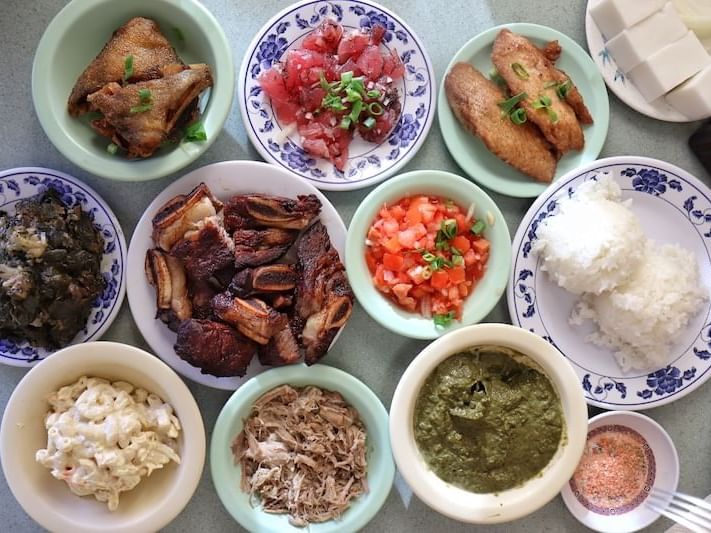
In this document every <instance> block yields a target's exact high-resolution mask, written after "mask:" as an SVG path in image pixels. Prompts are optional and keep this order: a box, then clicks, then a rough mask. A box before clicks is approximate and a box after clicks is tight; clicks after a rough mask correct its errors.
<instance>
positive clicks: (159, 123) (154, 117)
mask: <svg viewBox="0 0 711 533" xmlns="http://www.w3.org/2000/svg"><path fill="white" fill-rule="evenodd" d="M211 86H212V74H211V72H210V67H208V66H207V65H204V64H198V65H190V67H189V68H185V70H182V71H180V72H178V73H175V74H171V75H168V76H165V77H163V78H160V79H157V80H149V81H144V82H140V83H132V84H130V85H127V86H126V87H121V86H120V85H119V84H118V83H109V84H108V85H106V86H105V87H103V88H102V89H101V90H99V91H97V92H95V93H93V94H90V95H89V96H88V98H87V100H88V101H89V104H90V105H91V109H92V110H93V111H100V112H101V113H103V115H104V116H103V118H100V119H97V120H94V121H93V122H92V126H93V127H94V129H96V130H97V131H98V132H99V133H100V134H101V135H104V136H106V137H110V138H111V139H112V141H113V142H114V143H115V144H116V145H118V146H120V147H121V148H124V149H125V150H127V151H128V157H149V156H150V155H151V154H153V152H155V151H156V150H157V149H158V148H159V147H160V145H161V143H162V142H163V141H165V140H166V138H167V136H168V135H169V134H170V133H171V132H172V131H173V129H174V127H175V123H176V121H178V120H179V118H180V116H181V115H182V113H183V111H185V110H186V108H188V106H189V105H190V104H191V103H192V102H193V101H194V100H195V99H196V98H197V97H198V95H199V94H200V93H201V92H202V91H204V90H205V89H207V88H208V87H211ZM141 93H144V94H147V95H148V96H149V100H150V103H149V104H148V105H146V104H144V100H145V98H142V97H141Z"/></svg>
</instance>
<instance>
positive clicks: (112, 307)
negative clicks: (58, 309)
mask: <svg viewBox="0 0 711 533" xmlns="http://www.w3.org/2000/svg"><path fill="white" fill-rule="evenodd" d="M48 188H53V189H56V190H57V191H58V192H59V193H60V195H61V198H62V201H63V202H64V203H65V204H67V205H69V206H75V205H77V204H78V205H80V206H81V209H82V210H83V211H85V212H87V213H88V214H89V216H90V217H91V219H92V220H93V221H94V225H95V226H96V228H97V229H98V230H99V231H100V232H101V235H102V237H103V238H104V243H105V247H104V257H103V260H102V262H101V272H102V275H103V276H104V279H105V280H106V287H105V289H104V292H103V293H102V294H101V295H100V296H99V297H98V298H97V299H96V300H95V301H94V303H93V306H92V309H91V314H90V315H89V319H88V321H87V323H86V327H85V328H84V329H83V330H82V331H80V332H79V333H78V334H77V336H76V337H75V338H74V341H73V342H72V344H78V343H81V342H86V341H93V340H98V339H99V338H100V337H101V336H102V335H103V334H104V332H105V331H106V330H107V329H108V328H109V326H110V325H111V323H112V322H113V321H114V319H115V318H116V315H117V314H118V312H119V309H120V307H121V302H122V301H123V297H124V295H125V294H126V282H125V276H124V266H125V261H126V240H125V239H124V235H123V231H122V230H121V225H120V224H119V222H118V220H117V219H116V216H115V215H114V214H113V212H112V211H111V208H110V207H109V206H108V205H107V204H106V202H104V200H102V199H101V197H100V196H99V195H98V194H96V192H94V191H93V190H92V189H91V188H90V187H88V186H87V185H85V184H84V183H82V182H81V181H79V180H78V179H76V178H73V177H71V176H68V175H67V174H64V173H62V172H57V171H56V170H50V169H47V168H34V167H29V168H15V169H10V170H5V171H3V172H0V211H6V212H10V213H11V212H13V210H14V205H15V203H17V202H18V201H20V200H24V199H27V198H31V197H33V196H36V195H37V194H41V193H42V192H44V191H45V190H47V189H48ZM52 352H53V350H47V349H45V348H38V347H35V346H32V345H30V344H29V343H27V342H14V341H13V340H11V339H7V338H0V363H3V364H6V365H12V366H20V367H30V366H34V365H35V364H37V363H39V362H40V361H42V360H43V359H45V358H46V357H47V356H48V355H51V354H52Z"/></svg>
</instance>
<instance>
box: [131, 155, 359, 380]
mask: <svg viewBox="0 0 711 533" xmlns="http://www.w3.org/2000/svg"><path fill="white" fill-rule="evenodd" d="M201 182H203V183H205V185H207V186H208V187H209V188H210V190H211V191H212V192H213V194H214V195H215V196H216V197H217V198H219V199H220V200H223V201H225V200H227V199H228V198H229V197H230V196H232V195H234V194H247V193H258V194H270V195H275V196H285V197H288V198H296V196H297V195H300V194H314V195H316V197H318V199H319V200H320V201H321V204H322V208H321V215H320V220H321V222H322V223H323V224H324V226H326V229H328V234H329V235H330V237H331V243H332V244H333V247H334V248H335V249H336V250H338V253H339V255H340V256H341V259H343V257H344V256H345V254H344V247H345V242H346V226H345V225H344V224H343V220H341V217H340V215H339V214H338V212H337V211H336V208H335V207H333V205H332V204H331V202H329V201H328V199H327V198H326V197H325V196H324V195H323V194H322V193H321V192H319V191H318V189H316V188H315V187H314V186H313V185H311V184H310V183H308V182H307V181H306V180H303V179H301V178H298V177H296V176H294V175H293V174H291V173H290V172H288V171H287V170H285V169H283V168H279V167H277V166H274V165H267V164H266V163H259V162H256V161H224V162H222V163H215V164H212V165H207V166H205V167H202V168H199V169H197V170H194V171H193V172H190V173H189V174H187V175H185V176H183V177H182V178H180V179H179V180H177V181H175V182H173V183H171V184H170V185H169V186H168V187H167V188H166V189H165V190H164V191H163V192H161V193H160V194H159V195H158V196H157V197H156V198H155V199H154V200H153V201H152V202H151V204H150V205H149V206H148V208H147V209H146V211H145V212H144V213H143V216H142V217H141V219H140V220H139V221H138V224H137V225H136V229H135V230H134V232H133V237H132V238H131V244H130V246H129V250H128V264H127V277H128V280H129V283H128V285H129V287H128V302H129V304H130V306H131V314H132V315H133V319H134V320H135V321H136V325H137V326H138V329H139V330H140V332H141V334H142V335H143V338H144V339H146V342H148V344H149V345H150V346H151V348H152V349H153V351H154V352H155V353H156V354H157V355H158V356H159V357H160V358H161V359H163V360H164V361H165V362H166V363H168V365H170V366H171V367H172V368H173V369H174V370H176V371H177V372H178V373H180V374H182V375H183V376H185V377H187V378H190V379H192V380H193V381H196V382H198V383H202V384H203V385H207V386H208V387H214V388H216V389H225V390H235V389H236V388H238V387H239V386H240V385H241V384H242V383H244V382H245V381H247V380H248V379H249V378H251V377H252V376H254V375H256V374H258V373H260V372H262V371H264V370H267V369H268V368H270V367H263V366H262V365H261V364H260V363H259V361H258V360H257V357H256V356H255V358H254V359H253V360H252V363H251V364H250V366H249V368H248V370H247V373H246V374H245V375H244V376H243V377H220V378H218V377H215V376H212V375H209V374H202V373H201V372H200V369H199V368H197V367H194V366H192V365H190V364H188V363H187V362H186V361H184V360H182V359H181V358H180V357H179V356H178V355H176V353H175V350H174V349H173V345H174V344H175V333H173V332H172V331H170V330H169V329H168V327H167V326H166V325H165V324H164V323H163V322H161V321H160V320H158V319H156V318H155V314H156V296H155V291H154V289H153V287H151V286H150V285H149V283H148V280H147V279H146V275H145V272H144V260H145V256H146V251H147V250H148V249H150V248H153V247H154V244H153V239H152V238H151V232H152V230H153V228H152V225H151V220H152V219H153V217H154V216H155V214H156V212H157V211H158V209H159V208H160V207H161V206H162V205H163V204H165V203H166V202H167V201H168V200H170V199H171V198H173V197H174V196H177V195H179V194H187V193H189V192H190V191H191V190H192V189H193V188H194V187H196V186H197V185H199V184H200V183H201ZM334 342H335V341H334Z"/></svg>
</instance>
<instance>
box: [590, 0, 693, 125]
mask: <svg viewBox="0 0 711 533" xmlns="http://www.w3.org/2000/svg"><path fill="white" fill-rule="evenodd" d="M599 1H600V0H588V5H587V8H586V9H585V37H586V39H587V42H588V51H589V52H590V56H591V57H592V59H593V61H594V62H595V65H596V66H597V68H598V69H599V70H600V74H602V78H603V79H604V80H605V83H606V84H607V87H608V88H609V89H610V90H611V91H612V92H613V93H615V95H616V96H617V98H619V99H620V100H622V101H623V102H624V103H625V104H627V105H628V106H630V107H631V108H632V109H634V110H635V111H637V112H638V113H642V114H643V115H646V116H648V117H651V118H656V119H657V120H664V121H666V122H691V121H690V120H689V119H688V118H687V117H685V116H684V115H682V114H681V113H679V112H678V111H677V110H676V109H674V108H673V107H672V106H670V105H669V104H667V102H666V101H665V100H664V98H658V99H657V100H655V101H653V102H647V101H646V100H645V99H644V97H643V96H642V95H641V94H640V92H639V90H638V89H637V87H635V86H634V84H633V83H632V82H631V81H630V80H629V79H628V78H627V77H626V76H625V74H624V72H622V71H621V70H620V69H619V68H617V63H615V59H614V58H613V57H612V55H610V52H609V50H608V49H607V47H606V46H605V39H604V37H603V36H602V33H600V30H599V29H598V27H597V24H595V21H594V20H593V18H592V16H591V15H590V6H591V5H593V4H595V3H597V2H599Z"/></svg>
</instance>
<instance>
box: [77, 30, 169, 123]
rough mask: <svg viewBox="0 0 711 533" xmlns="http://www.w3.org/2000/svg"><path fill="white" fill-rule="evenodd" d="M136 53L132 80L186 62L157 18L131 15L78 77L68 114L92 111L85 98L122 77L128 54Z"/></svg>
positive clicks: (150, 76) (150, 77) (153, 77)
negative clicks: (180, 56)
mask: <svg viewBox="0 0 711 533" xmlns="http://www.w3.org/2000/svg"><path fill="white" fill-rule="evenodd" d="M129 55H130V56H133V75H132V76H131V77H130V78H129V79H128V80H127V81H129V82H137V81H146V80H152V79H156V78H160V77H161V76H162V75H163V74H162V72H161V69H162V68H163V67H165V66H167V65H173V64H178V65H183V62H182V61H181V60H180V58H179V57H178V55H177V54H176V53H175V50H174V49H173V47H172V46H171V44H170V43H169V42H168V39H166V38H165V36H164V35H163V34H162V33H161V32H160V28H159V27H158V24H156V22H155V21H153V20H150V19H146V18H143V17H136V18H132V19H131V20H129V21H128V22H126V23H125V24H124V25H123V26H121V27H120V28H119V29H117V30H116V31H115V32H114V33H113V35H112V37H111V39H110V40H109V42H107V43H106V45H104V48H103V49H102V50H101V52H99V55H98V56H96V58H95V59H94V60H93V61H92V62H91V63H90V64H89V66H88V67H86V69H85V70H84V72H82V74H81V75H80V76H79V79H77V82H76V84H75V85H74V88H73V89H72V93H71V94H70V95H69V102H68V105H69V113H70V114H71V115H72V116H78V115H80V114H81V113H85V112H87V111H88V110H89V106H88V104H87V101H86V97H87V96H89V95H90V94H91V93H94V92H96V91H98V90H99V89H101V88H102V87H103V86H104V85H107V84H108V83H112V82H113V83H118V82H120V81H121V80H122V79H123V76H124V67H125V61H126V57H127V56H129Z"/></svg>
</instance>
